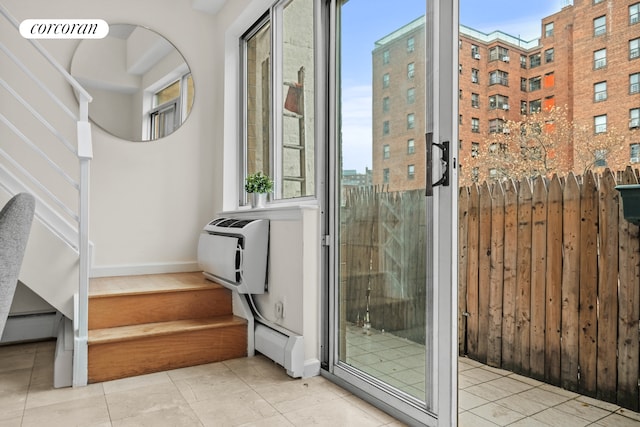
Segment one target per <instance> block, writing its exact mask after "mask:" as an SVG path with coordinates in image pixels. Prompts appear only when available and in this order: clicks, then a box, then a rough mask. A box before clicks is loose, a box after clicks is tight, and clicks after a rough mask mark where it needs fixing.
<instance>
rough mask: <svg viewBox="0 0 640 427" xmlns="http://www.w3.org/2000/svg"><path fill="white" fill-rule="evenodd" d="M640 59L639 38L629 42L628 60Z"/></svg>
mask: <svg viewBox="0 0 640 427" xmlns="http://www.w3.org/2000/svg"><path fill="white" fill-rule="evenodd" d="M636 58H640V38H637V39H633V40H629V59H636Z"/></svg>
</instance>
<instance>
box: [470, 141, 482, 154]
mask: <svg viewBox="0 0 640 427" xmlns="http://www.w3.org/2000/svg"><path fill="white" fill-rule="evenodd" d="M479 153H480V144H479V143H477V142H472V143H471V157H478V154H479Z"/></svg>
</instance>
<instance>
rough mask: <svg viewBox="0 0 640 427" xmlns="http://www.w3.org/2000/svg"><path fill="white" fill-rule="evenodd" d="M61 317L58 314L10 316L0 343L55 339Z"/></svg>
mask: <svg viewBox="0 0 640 427" xmlns="http://www.w3.org/2000/svg"><path fill="white" fill-rule="evenodd" d="M61 316H62V315H61V314H60V313H57V312H50V313H36V314H26V315H25V314H22V315H17V316H9V317H8V318H7V323H6V326H5V328H4V333H3V334H2V339H0V343H2V344H7V343H13V342H21V341H37V340H43V339H47V338H54V337H55V336H56V333H57V329H58V323H59V322H60V318H61Z"/></svg>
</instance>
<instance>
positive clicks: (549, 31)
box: [544, 22, 553, 37]
mask: <svg viewBox="0 0 640 427" xmlns="http://www.w3.org/2000/svg"><path fill="white" fill-rule="evenodd" d="M552 35H553V22H548V23H546V24H545V26H544V36H545V37H551V36H552Z"/></svg>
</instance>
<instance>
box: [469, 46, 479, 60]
mask: <svg viewBox="0 0 640 427" xmlns="http://www.w3.org/2000/svg"><path fill="white" fill-rule="evenodd" d="M471 57H472V58H473V59H480V50H479V49H478V46H476V45H475V44H472V45H471Z"/></svg>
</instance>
